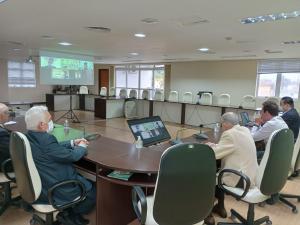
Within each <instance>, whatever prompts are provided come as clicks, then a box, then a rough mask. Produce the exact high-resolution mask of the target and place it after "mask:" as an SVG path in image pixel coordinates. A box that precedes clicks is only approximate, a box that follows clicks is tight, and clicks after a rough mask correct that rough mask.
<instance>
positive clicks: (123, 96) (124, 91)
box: [119, 88, 127, 98]
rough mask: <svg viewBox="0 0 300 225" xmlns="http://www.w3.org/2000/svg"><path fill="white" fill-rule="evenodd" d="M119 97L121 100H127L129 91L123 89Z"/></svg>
mask: <svg viewBox="0 0 300 225" xmlns="http://www.w3.org/2000/svg"><path fill="white" fill-rule="evenodd" d="M119 96H120V97H121V98H127V90H126V89H125V88H123V89H121V90H120V94H119Z"/></svg>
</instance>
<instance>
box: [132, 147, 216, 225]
mask: <svg viewBox="0 0 300 225" xmlns="http://www.w3.org/2000/svg"><path fill="white" fill-rule="evenodd" d="M215 185H216V159H215V154H214V152H213V150H212V149H211V148H210V147H209V146H207V145H203V144H192V143H186V144H178V145H175V146H172V147H170V148H168V149H167V150H166V151H165V152H164V153H163V155H162V156H161V160H160V167H159V172H158V177H157V181H156V185H155V190H154V195H153V196H147V197H146V196H145V194H144V192H143V190H142V189H141V187H139V186H135V187H133V189H132V203H133V208H134V211H135V213H136V215H137V217H138V220H139V222H140V223H141V224H142V225H157V224H160V225H192V224H197V225H199V224H203V222H202V221H203V220H204V219H205V218H206V217H207V216H208V215H209V213H210V212H211V209H212V207H213V202H214V194H215Z"/></svg>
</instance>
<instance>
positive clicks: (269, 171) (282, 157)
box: [218, 129, 294, 225]
mask: <svg viewBox="0 0 300 225" xmlns="http://www.w3.org/2000/svg"><path fill="white" fill-rule="evenodd" d="M293 147H294V136H293V132H292V131H291V130H289V129H281V130H277V131H274V132H273V133H272V135H271V136H270V138H269V141H268V143H267V146H266V150H265V153H264V156H263V158H262V161H261V163H260V165H259V170H258V174H257V177H256V184H255V185H256V186H254V185H251V184H250V179H249V178H248V177H247V176H246V175H244V174H243V173H241V172H239V171H235V170H230V169H224V170H222V171H221V172H220V173H219V176H218V186H219V187H220V188H221V189H222V190H223V191H224V192H225V193H227V194H230V195H232V196H233V197H235V198H236V199H237V200H242V201H244V202H246V203H248V204H249V207H248V214H247V219H245V218H243V217H242V216H241V215H240V214H239V213H238V212H236V211H235V210H233V209H231V217H232V219H238V220H239V221H241V223H237V222H236V223H226V222H221V223H218V225H225V224H235V225H237V224H244V225H259V224H263V223H267V224H272V222H271V220H270V218H269V217H268V216H265V217H263V218H260V219H258V220H254V206H255V204H259V203H262V202H264V201H266V200H267V199H269V198H270V196H272V195H274V194H277V193H279V192H280V191H281V190H282V188H283V187H284V185H285V183H286V180H287V178H288V173H289V169H290V165H291V160H292V155H293ZM228 173H233V174H235V175H237V176H240V177H241V178H242V179H243V181H244V189H242V188H236V187H229V186H226V185H225V184H223V182H222V178H223V176H224V174H228Z"/></svg>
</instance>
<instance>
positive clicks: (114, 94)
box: [109, 87, 116, 96]
mask: <svg viewBox="0 0 300 225" xmlns="http://www.w3.org/2000/svg"><path fill="white" fill-rule="evenodd" d="M109 96H116V88H115V87H111V88H110V89H109Z"/></svg>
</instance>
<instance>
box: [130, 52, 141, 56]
mask: <svg viewBox="0 0 300 225" xmlns="http://www.w3.org/2000/svg"><path fill="white" fill-rule="evenodd" d="M129 55H134V56H136V55H139V53H137V52H131V53H129Z"/></svg>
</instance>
